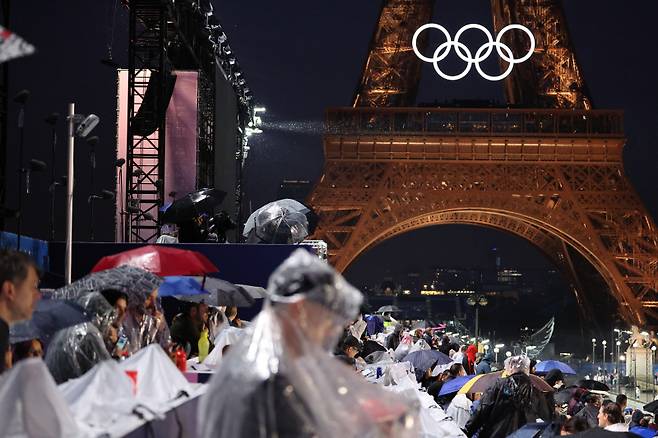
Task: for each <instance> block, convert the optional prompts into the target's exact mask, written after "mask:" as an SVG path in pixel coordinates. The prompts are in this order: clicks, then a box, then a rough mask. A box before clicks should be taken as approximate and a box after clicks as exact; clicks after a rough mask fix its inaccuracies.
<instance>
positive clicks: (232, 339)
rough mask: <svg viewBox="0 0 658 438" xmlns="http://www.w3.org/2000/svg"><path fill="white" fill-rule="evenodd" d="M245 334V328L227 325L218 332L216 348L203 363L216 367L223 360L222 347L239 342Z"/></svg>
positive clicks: (209, 366)
mask: <svg viewBox="0 0 658 438" xmlns="http://www.w3.org/2000/svg"><path fill="white" fill-rule="evenodd" d="M244 334H245V331H244V329H240V328H237V327H230V326H229V327H226V328H224V329H223V330H222V331H221V332H219V333H218V334H217V337H216V338H215V348H213V350H212V351H211V352H210V354H209V355H208V356H207V357H206V358H205V359H204V361H203V364H204V365H205V366H206V367H208V368H210V369H212V368H216V367H217V366H218V365H219V363H220V362H221V360H222V349H223V348H224V347H225V346H227V345H232V344H235V343H237V342H238V341H239V340H240V339H241V338H242V337H243V336H244Z"/></svg>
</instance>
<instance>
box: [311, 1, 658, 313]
mask: <svg viewBox="0 0 658 438" xmlns="http://www.w3.org/2000/svg"><path fill="white" fill-rule="evenodd" d="M432 6H433V2H432V1H430V0H389V1H386V2H385V3H384V6H383V7H382V12H381V14H380V16H379V19H378V24H377V29H376V31H375V34H374V37H373V39H372V41H371V45H370V51H369V55H368V58H367V60H366V63H365V66H364V70H363V75H362V78H361V81H360V84H359V86H358V88H357V91H356V93H355V98H354V101H353V107H349V108H335V109H329V110H328V111H327V120H326V122H327V133H326V134H325V136H324V151H325V169H324V175H323V176H322V178H321V180H320V181H319V183H318V184H317V185H316V187H315V189H314V191H313V193H312V194H311V195H310V198H309V204H310V205H311V206H312V207H313V208H314V209H315V211H316V212H317V213H318V216H319V224H318V228H317V230H316V232H315V236H314V237H315V238H318V239H323V240H325V241H326V242H327V243H328V246H329V257H330V260H331V262H332V263H333V264H334V266H335V267H336V268H337V269H339V270H344V269H345V268H347V266H349V264H350V263H351V262H353V261H354V260H355V259H356V257H358V256H359V254H361V253H362V252H363V251H365V250H367V249H369V248H371V247H373V246H375V245H377V244H378V243H380V242H382V241H384V240H386V239H388V238H390V237H393V236H396V235H399V234H402V233H405V232H408V231H411V230H414V229H418V228H422V227H427V226H432V225H440V224H471V225H477V226H484V227H490V228H495V229H498V230H501V231H504V232H508V233H512V234H515V235H518V236H521V237H523V238H525V239H527V240H528V241H529V242H531V243H532V244H533V245H535V246H536V247H537V248H539V249H540V250H541V251H542V252H543V253H544V254H545V255H546V256H547V257H549V258H550V259H551V260H552V261H553V262H554V263H555V265H556V266H557V267H558V268H559V269H560V270H561V271H562V272H563V273H564V275H565V276H566V279H567V281H568V283H569V284H570V285H571V288H572V289H573V291H574V292H575V294H576V297H577V299H578V301H579V303H580V304H581V305H582V306H588V307H589V308H590V309H593V308H595V305H596V294H597V293H598V294H600V293H602V292H601V291H600V290H594V291H592V290H588V284H587V282H584V281H581V278H582V277H583V272H582V266H581V265H582V264H579V263H575V262H574V257H576V258H578V257H580V258H582V259H584V260H586V261H587V262H588V263H589V264H590V265H591V266H592V267H593V268H594V269H595V270H596V272H598V274H599V275H600V277H601V278H602V279H603V281H604V282H605V284H606V285H607V287H608V289H609V291H610V293H611V294H612V295H613V297H614V298H615V299H616V300H617V301H618V303H619V313H620V314H621V316H622V317H623V318H624V319H625V320H627V321H628V322H629V323H634V324H647V323H650V324H654V323H656V322H658V311H657V308H658V270H657V269H658V233H657V232H656V226H655V223H654V221H653V219H652V218H651V216H650V215H649V214H648V213H647V211H646V209H645V208H644V206H643V205H642V203H641V200H640V198H639V197H638V195H637V194H636V193H635V191H634V189H633V188H632V186H631V184H630V182H629V180H628V179H627V177H626V176H625V174H624V169H623V161H622V150H623V146H624V143H625V137H624V133H623V114H622V113H621V112H620V111H605V110H593V109H591V100H590V98H589V96H588V95H587V91H586V86H585V83H584V80H583V78H582V75H581V73H580V69H579V67H578V64H577V62H576V58H575V54H574V51H573V49H572V47H571V45H570V42H569V36H568V31H567V27H566V21H565V17H564V14H563V13H562V10H561V7H560V3H559V1H557V0H542V1H539V0H492V14H493V18H494V20H493V21H494V27H495V28H496V30H497V31H499V30H500V29H501V28H502V27H504V26H506V25H507V24H510V23H519V24H522V25H524V26H526V27H527V28H529V29H530V30H531V31H532V32H533V34H534V36H535V39H536V41H537V44H536V48H535V53H534V54H533V56H532V57H531V58H530V60H529V61H528V62H526V63H524V64H517V65H515V69H514V71H513V74H512V75H510V76H509V77H508V78H507V79H506V80H505V91H506V95H507V99H508V102H509V103H510V104H514V106H515V108H501V109H491V108H488V109H452V108H418V107H412V106H411V105H413V103H414V100H415V93H416V89H417V84H418V81H419V78H420V63H419V60H418V59H417V58H416V57H415V55H414V53H413V51H412V50H411V36H412V35H413V32H414V31H415V30H416V29H417V28H418V27H419V26H420V25H422V24H424V23H426V22H428V21H429V19H430V17H431V13H432ZM508 39H509V40H508V41H506V44H508V45H509V46H510V47H512V49H513V51H514V52H515V53H525V51H527V49H528V48H527V47H526V46H527V45H528V43H527V41H523V40H518V41H517V40H515V39H512V37H511V36H509V38H508ZM423 44H426V42H425V41H420V45H421V46H422V45H423ZM589 289H592V288H591V287H589Z"/></svg>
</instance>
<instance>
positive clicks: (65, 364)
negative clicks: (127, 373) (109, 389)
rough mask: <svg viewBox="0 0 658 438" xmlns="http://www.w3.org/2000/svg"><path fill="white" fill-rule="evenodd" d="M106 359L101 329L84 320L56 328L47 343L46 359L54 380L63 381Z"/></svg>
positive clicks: (78, 375) (107, 356) (108, 357)
mask: <svg viewBox="0 0 658 438" xmlns="http://www.w3.org/2000/svg"><path fill="white" fill-rule="evenodd" d="M109 359H110V353H108V351H107V349H106V348H105V343H104V342H103V336H102V335H101V332H100V331H99V330H98V328H96V326H95V325H94V324H92V323H90V322H85V323H82V324H77V325H74V326H73V327H69V328H65V329H63V330H60V331H58V332H57V334H55V336H53V339H52V341H51V342H50V344H49V345H48V349H47V351H46V357H45V362H46V365H48V369H49V370H50V373H51V374H52V375H53V377H54V378H55V381H56V382H57V383H63V382H66V381H67V380H69V379H73V378H75V377H80V376H81V375H83V374H84V373H86V372H87V371H89V370H90V369H92V368H93V367H94V365H96V364H97V363H99V362H101V361H104V360H109Z"/></svg>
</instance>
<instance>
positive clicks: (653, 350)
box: [651, 345, 656, 400]
mask: <svg viewBox="0 0 658 438" xmlns="http://www.w3.org/2000/svg"><path fill="white" fill-rule="evenodd" d="M655 360H656V346H655V345H652V346H651V387H652V388H653V399H654V400H655V399H656V375H655V374H654V373H653V363H654V362H655Z"/></svg>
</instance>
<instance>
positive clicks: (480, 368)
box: [475, 353, 494, 374]
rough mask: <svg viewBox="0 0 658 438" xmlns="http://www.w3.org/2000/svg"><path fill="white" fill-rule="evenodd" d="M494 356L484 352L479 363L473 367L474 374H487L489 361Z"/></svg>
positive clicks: (491, 360) (490, 361)
mask: <svg viewBox="0 0 658 438" xmlns="http://www.w3.org/2000/svg"><path fill="white" fill-rule="evenodd" d="M493 360H494V358H493V355H492V354H491V353H486V354H485V355H484V357H483V358H482V360H481V361H480V363H479V364H478V365H477V367H475V374H487V373H490V372H491V363H492V362H493Z"/></svg>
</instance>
